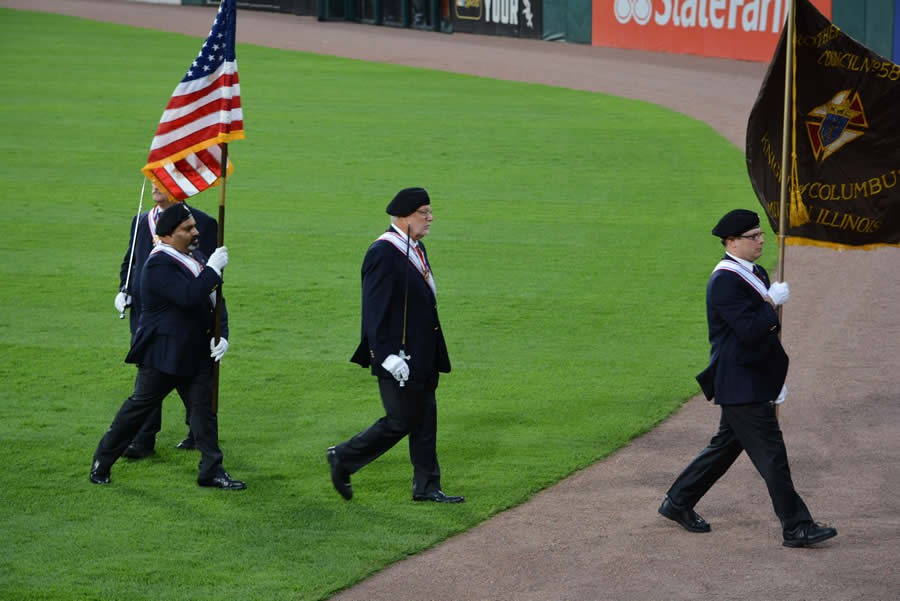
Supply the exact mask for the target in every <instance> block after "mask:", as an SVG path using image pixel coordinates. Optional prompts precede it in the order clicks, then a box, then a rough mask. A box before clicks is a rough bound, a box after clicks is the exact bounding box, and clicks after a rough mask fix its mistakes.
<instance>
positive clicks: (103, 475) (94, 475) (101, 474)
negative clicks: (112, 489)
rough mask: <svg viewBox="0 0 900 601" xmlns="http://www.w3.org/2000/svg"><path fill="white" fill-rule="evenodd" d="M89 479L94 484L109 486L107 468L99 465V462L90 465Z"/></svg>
mask: <svg viewBox="0 0 900 601" xmlns="http://www.w3.org/2000/svg"><path fill="white" fill-rule="evenodd" d="M90 479H91V482H93V483H94V484H109V468H108V467H104V466H102V465H100V462H99V461H94V463H93V465H91V475H90Z"/></svg>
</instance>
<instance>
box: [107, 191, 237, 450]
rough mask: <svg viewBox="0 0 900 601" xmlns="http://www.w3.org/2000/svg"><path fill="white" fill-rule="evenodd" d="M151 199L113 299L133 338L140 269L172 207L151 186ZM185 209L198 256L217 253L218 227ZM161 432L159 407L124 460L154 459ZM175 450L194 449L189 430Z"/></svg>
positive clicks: (133, 233) (134, 226)
mask: <svg viewBox="0 0 900 601" xmlns="http://www.w3.org/2000/svg"><path fill="white" fill-rule="evenodd" d="M151 196H152V197H153V202H154V206H153V208H152V209H150V210H149V211H146V212H144V213H141V214H140V215H139V216H137V217H135V218H134V219H132V220H131V229H130V230H129V232H130V234H129V235H130V239H129V240H128V248H127V249H126V251H125V256H124V257H123V258H122V266H121V269H120V270H119V293H118V294H117V295H116V299H115V307H116V310H118V311H119V313H120V314H122V315H124V314H125V310H126V309H128V308H129V307H130V308H131V315H130V325H131V336H132V337H134V333H135V332H136V331H137V326H138V319H139V318H140V316H141V289H140V281H141V269H143V267H144V262H146V260H147V257H148V256H150V251H151V250H153V248H154V246H156V222H157V220H158V219H159V214H160V213H161V212H162V211H164V210H166V209H167V208H169V207H170V206H172V204H173V202H172V200H171V199H170V198H169V195H168V194H166V192H165V190H160V189H159V188H158V187H157V186H156V184H153V187H152V190H151ZM185 206H186V207H187V208H188V209H189V210H190V211H191V214H192V215H193V216H194V220H195V221H196V222H197V230H198V231H199V232H200V237H199V242H198V248H199V249H200V252H202V253H203V254H204V255H205V256H207V257H208V256H210V255H212V253H213V251H214V250H215V249H216V241H217V238H218V230H219V225H218V223H216V220H215V219H213V218H212V217H210V216H209V215H207V214H206V213H204V212H203V211H200V210H198V209H195V208H193V207H190V206H188V205H187V204H185ZM129 271H130V273H129ZM178 393H179V395H180V396H181V400H182V402H183V403H184V406H185V418H184V422H185V423H186V424H187V423H190V416H189V415H188V414H187V410H188V403H187V400H186V399H185V397H184V395H183V394H181V391H180V390H179V391H178ZM161 428H162V406H160V408H159V409H157V410H155V411H153V412H152V413H151V414H150V416H149V417H148V418H147V421H146V422H145V423H144V425H143V426H142V427H141V429H140V431H138V433H137V434H136V435H135V437H134V440H132V441H131V443H130V444H129V445H128V447H127V448H126V449H125V452H124V453H123V456H125V457H128V458H130V459H143V458H145V457H149V456H151V455H153V452H154V448H155V447H156V434H157V432H159V431H160V429H161ZM176 448H178V449H183V450H190V449H194V448H196V444H195V443H194V435H193V434H192V433H191V432H190V430H188V434H187V436H186V437H185V439H184V440H182V441H181V442H180V443H178V445H176Z"/></svg>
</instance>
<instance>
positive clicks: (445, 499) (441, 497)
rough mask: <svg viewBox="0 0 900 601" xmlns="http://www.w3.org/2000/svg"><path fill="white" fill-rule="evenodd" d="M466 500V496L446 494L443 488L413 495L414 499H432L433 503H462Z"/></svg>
mask: <svg viewBox="0 0 900 601" xmlns="http://www.w3.org/2000/svg"><path fill="white" fill-rule="evenodd" d="M465 500H466V498H465V497H454V496H450V495H445V494H444V491H442V490H435V491H433V492H427V493H425V494H423V495H416V494H414V495H413V501H432V502H433V503H462V502H464V501H465Z"/></svg>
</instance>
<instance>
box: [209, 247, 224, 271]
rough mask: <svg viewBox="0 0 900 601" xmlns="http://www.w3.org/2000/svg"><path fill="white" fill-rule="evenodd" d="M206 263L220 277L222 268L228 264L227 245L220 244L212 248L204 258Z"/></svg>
mask: <svg viewBox="0 0 900 601" xmlns="http://www.w3.org/2000/svg"><path fill="white" fill-rule="evenodd" d="M206 264H207V265H208V266H209V267H211V268H212V270H213V271H215V272H216V273H217V274H219V277H222V270H223V269H225V266H226V265H228V247H227V246H220V247H219V248H217V249H216V250H214V251H213V254H212V255H210V257H209V259H207V260H206Z"/></svg>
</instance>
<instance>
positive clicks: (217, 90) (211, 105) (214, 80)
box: [141, 0, 244, 200]
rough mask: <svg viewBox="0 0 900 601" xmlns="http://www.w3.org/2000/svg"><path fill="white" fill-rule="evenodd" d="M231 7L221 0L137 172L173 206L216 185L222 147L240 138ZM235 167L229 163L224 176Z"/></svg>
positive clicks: (241, 124) (241, 126)
mask: <svg viewBox="0 0 900 601" xmlns="http://www.w3.org/2000/svg"><path fill="white" fill-rule="evenodd" d="M235 17H236V9H235V1H234V0H222V3H221V5H220V6H219V11H218V13H217V14H216V20H215V22H214V23H213V27H212V29H211V30H210V32H209V37H207V38H206V41H205V42H204V44H203V47H202V48H201V49H200V53H199V54H198V55H197V57H196V58H195V59H194V61H193V62H192V63H191V66H190V67H188V70H187V73H186V74H185V76H184V79H182V80H181V82H180V83H179V84H178V86H177V87H176V88H175V91H174V92H173V93H172V97H171V98H170V99H169V103H168V105H167V106H166V110H165V111H163V115H162V118H161V119H160V121H159V126H158V128H157V130H156V135H155V136H154V138H153V142H152V143H151V144H150V155H149V156H148V157H147V164H146V165H144V167H143V168H142V169H141V171H142V172H143V173H144V175H146V176H147V177H148V178H149V179H150V180H151V181H153V182H154V183H155V184H156V185H157V186H158V187H160V188H163V189H165V190H167V191H168V193H169V196H170V197H171V198H172V199H174V200H184V199H186V198H190V197H191V196H194V195H195V194H199V193H200V192H202V191H203V190H206V189H207V188H209V187H210V186H214V185H216V184H217V183H218V181H219V178H221V177H222V146H221V145H222V144H224V143H228V142H230V141H231V140H240V139H243V138H244V116H243V111H242V109H241V86H240V82H239V79H238V72H237V60H236V59H235V55H234V39H235V35H234V34H235ZM233 170H234V167H233V166H232V164H231V161H229V164H228V170H227V173H231V172H232V171H233Z"/></svg>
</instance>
